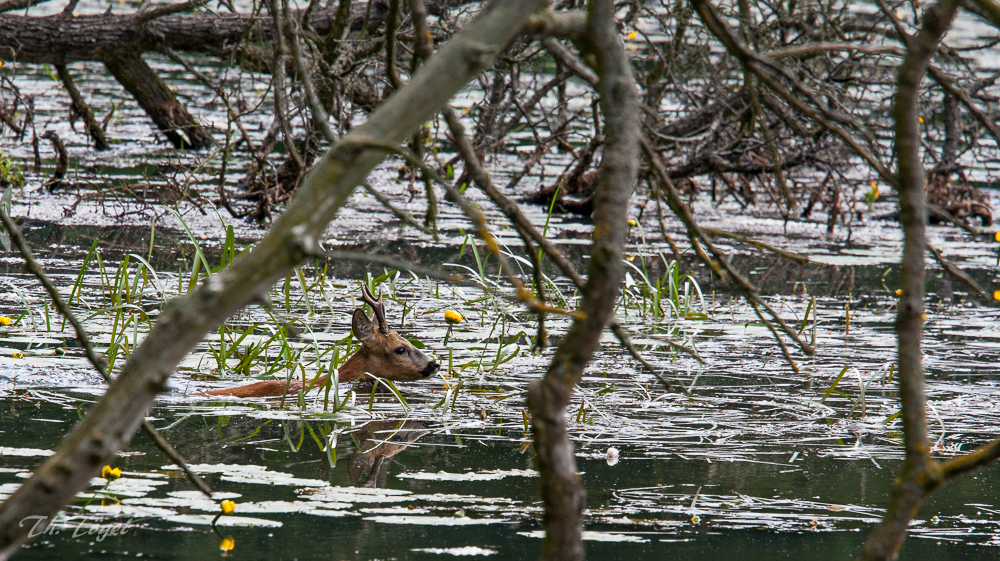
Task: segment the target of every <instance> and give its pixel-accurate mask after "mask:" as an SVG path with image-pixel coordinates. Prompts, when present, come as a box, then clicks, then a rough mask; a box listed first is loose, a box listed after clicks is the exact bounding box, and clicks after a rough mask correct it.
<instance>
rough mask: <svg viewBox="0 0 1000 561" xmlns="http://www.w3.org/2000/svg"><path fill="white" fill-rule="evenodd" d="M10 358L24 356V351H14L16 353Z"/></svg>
mask: <svg viewBox="0 0 1000 561" xmlns="http://www.w3.org/2000/svg"><path fill="white" fill-rule="evenodd" d="M10 358H24V353H20V352H17V353H14V354H12V355H10Z"/></svg>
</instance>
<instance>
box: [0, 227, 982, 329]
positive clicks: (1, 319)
mask: <svg viewBox="0 0 1000 561" xmlns="http://www.w3.org/2000/svg"><path fill="white" fill-rule="evenodd" d="M993 239H994V240H996V241H998V242H1000V232H997V233H995V234H993ZM5 319H6V320H7V321H8V322H9V321H10V318H0V323H3V320H5ZM4 325H7V324H6V323H4Z"/></svg>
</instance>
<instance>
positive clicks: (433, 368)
mask: <svg viewBox="0 0 1000 561" xmlns="http://www.w3.org/2000/svg"><path fill="white" fill-rule="evenodd" d="M440 369H441V365H440V364H438V362H437V361H436V360H432V361H431V363H430V364H428V365H427V366H426V367H424V369H423V371H421V372H420V374H421V375H422V376H423V377H424V378H427V377H429V376H433V375H434V374H436V373H437V371H438V370H440Z"/></svg>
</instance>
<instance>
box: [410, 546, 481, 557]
mask: <svg viewBox="0 0 1000 561" xmlns="http://www.w3.org/2000/svg"><path fill="white" fill-rule="evenodd" d="M410 551H416V552H419V553H438V554H443V555H455V556H467V555H494V554H496V550H493V549H485V548H482V547H474V546H471V545H470V546H466V547H447V548H440V547H425V548H416V549H411V550H410Z"/></svg>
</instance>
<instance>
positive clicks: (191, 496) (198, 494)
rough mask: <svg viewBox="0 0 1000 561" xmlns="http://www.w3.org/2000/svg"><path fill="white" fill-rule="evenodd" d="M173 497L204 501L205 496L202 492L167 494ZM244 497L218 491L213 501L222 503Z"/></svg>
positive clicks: (213, 495)
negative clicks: (222, 501) (224, 500)
mask: <svg viewBox="0 0 1000 561" xmlns="http://www.w3.org/2000/svg"><path fill="white" fill-rule="evenodd" d="M167 495H169V496H171V497H175V498H178V499H204V498H205V494H204V493H202V492H201V491H171V492H169V493H167ZM242 496H243V495H241V494H239V493H230V492H227V491H216V492H214V493H212V499H214V500H216V501H221V500H223V499H238V498H240V497H242Z"/></svg>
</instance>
